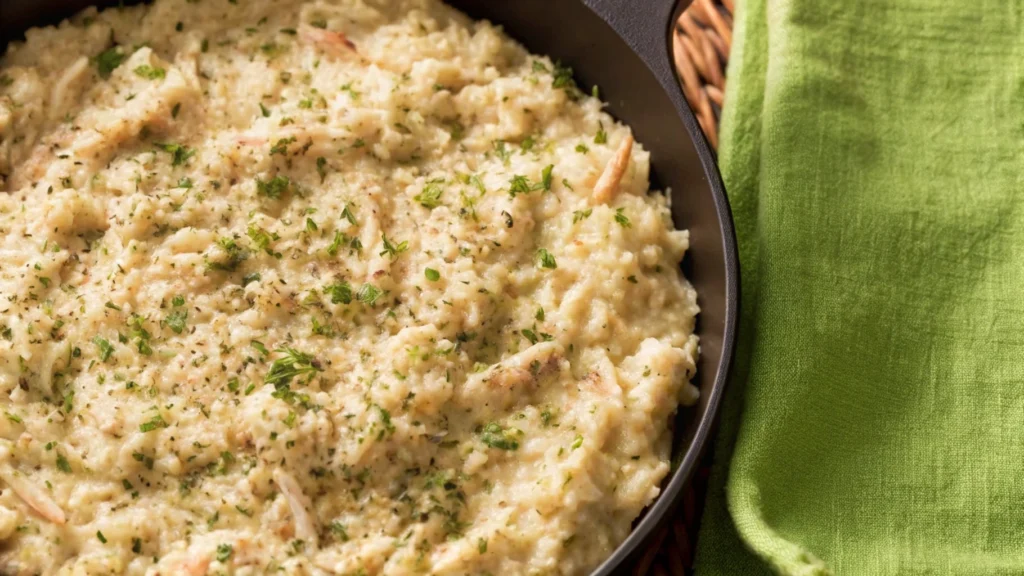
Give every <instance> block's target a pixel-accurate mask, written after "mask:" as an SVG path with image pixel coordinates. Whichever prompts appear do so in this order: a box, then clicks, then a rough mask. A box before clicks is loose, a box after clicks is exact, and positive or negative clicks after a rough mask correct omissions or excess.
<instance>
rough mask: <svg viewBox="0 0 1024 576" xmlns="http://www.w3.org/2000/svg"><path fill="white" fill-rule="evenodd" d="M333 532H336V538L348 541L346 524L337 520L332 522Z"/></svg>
mask: <svg viewBox="0 0 1024 576" xmlns="http://www.w3.org/2000/svg"><path fill="white" fill-rule="evenodd" d="M331 533H332V534H334V536H335V538H337V539H338V540H341V541H342V542H348V530H346V529H345V525H344V524H342V523H341V522H338V521H337V520H335V521H334V522H331Z"/></svg>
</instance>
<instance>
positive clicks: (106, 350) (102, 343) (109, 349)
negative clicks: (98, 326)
mask: <svg viewBox="0 0 1024 576" xmlns="http://www.w3.org/2000/svg"><path fill="white" fill-rule="evenodd" d="M92 343H93V344H95V345H96V347H97V348H99V350H100V362H106V361H107V360H109V359H110V355H111V354H113V353H114V346H113V345H112V344H111V343H110V342H108V341H107V340H106V339H105V338H103V337H102V336H94V337H93V339H92Z"/></svg>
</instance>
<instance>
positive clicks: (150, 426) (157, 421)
mask: <svg viewBox="0 0 1024 576" xmlns="http://www.w3.org/2000/svg"><path fill="white" fill-rule="evenodd" d="M167 426H168V424H167V421H166V420H164V417H163V416H161V415H160V414H156V415H155V416H153V417H152V418H150V419H149V420H147V421H145V422H143V423H142V424H139V431H140V432H152V431H153V430H156V429H157V428H167Z"/></svg>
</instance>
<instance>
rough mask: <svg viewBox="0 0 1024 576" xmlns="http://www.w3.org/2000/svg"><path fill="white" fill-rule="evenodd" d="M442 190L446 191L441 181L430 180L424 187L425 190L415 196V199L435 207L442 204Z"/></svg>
mask: <svg viewBox="0 0 1024 576" xmlns="http://www.w3.org/2000/svg"><path fill="white" fill-rule="evenodd" d="M442 192H444V189H443V188H441V183H440V182H428V183H427V185H426V186H424V187H423V191H422V192H420V193H419V194H417V195H416V196H414V197H413V200H415V201H417V202H419V203H420V204H421V205H423V206H424V207H426V208H430V209H434V208H437V207H438V206H440V205H441V193H442Z"/></svg>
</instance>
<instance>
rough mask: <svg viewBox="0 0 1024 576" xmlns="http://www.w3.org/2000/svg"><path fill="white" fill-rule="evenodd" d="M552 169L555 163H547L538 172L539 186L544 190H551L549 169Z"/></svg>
mask: <svg viewBox="0 0 1024 576" xmlns="http://www.w3.org/2000/svg"><path fill="white" fill-rule="evenodd" d="M554 169H555V165H554V164H548V165H547V166H545V167H544V169H543V170H541V172H540V184H541V187H543V188H544V191H545V192H547V191H549V190H551V171H552V170H554Z"/></svg>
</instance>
